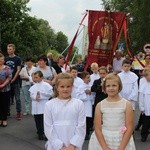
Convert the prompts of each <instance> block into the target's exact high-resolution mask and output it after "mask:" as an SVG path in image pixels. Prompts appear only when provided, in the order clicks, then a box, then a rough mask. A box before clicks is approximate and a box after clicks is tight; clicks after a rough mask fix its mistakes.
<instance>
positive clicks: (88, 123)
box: [86, 117, 92, 135]
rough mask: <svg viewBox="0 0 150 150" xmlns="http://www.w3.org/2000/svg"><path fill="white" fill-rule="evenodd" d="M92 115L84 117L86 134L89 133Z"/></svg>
mask: <svg viewBox="0 0 150 150" xmlns="http://www.w3.org/2000/svg"><path fill="white" fill-rule="evenodd" d="M91 121H92V117H86V135H90V128H91Z"/></svg>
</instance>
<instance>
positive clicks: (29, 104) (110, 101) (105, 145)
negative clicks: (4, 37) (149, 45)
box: [0, 44, 150, 150]
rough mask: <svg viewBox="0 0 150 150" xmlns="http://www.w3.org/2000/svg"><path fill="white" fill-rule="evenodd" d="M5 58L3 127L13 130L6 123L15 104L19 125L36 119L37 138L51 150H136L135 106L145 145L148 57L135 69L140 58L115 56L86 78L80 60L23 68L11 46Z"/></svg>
mask: <svg viewBox="0 0 150 150" xmlns="http://www.w3.org/2000/svg"><path fill="white" fill-rule="evenodd" d="M7 53H8V56H6V57H5V56H4V55H3V54H2V53H1V54H0V99H1V100H0V126H1V127H5V128H7V127H9V126H11V124H10V123H9V119H7V117H8V116H11V115H12V112H11V105H12V103H11V102H14V99H15V105H16V119H17V120H18V121H21V120H22V119H26V116H27V115H30V114H32V115H33V116H34V121H35V127H36V130H37V131H35V132H37V135H38V139H39V140H45V141H47V142H46V146H45V147H46V149H47V150H81V149H82V146H83V143H84V141H86V140H89V146H88V147H89V150H100V149H102V150H124V149H126V150H135V149H136V148H135V147H136V145H135V144H134V139H133V137H134V127H135V126H136V124H134V123H133V122H134V111H135V106H136V105H139V111H140V112H141V115H140V118H139V119H140V120H142V122H141V124H140V126H138V124H137V126H138V128H137V126H136V130H139V129H140V128H141V142H146V141H147V138H148V134H149V129H150V102H149V98H150V92H149V86H150V54H148V53H147V54H144V53H142V57H141V53H139V55H137V57H139V59H142V60H143V61H142V63H143V64H144V66H145V67H143V66H140V62H139V63H138V65H139V66H137V62H136V63H135V61H137V60H139V59H138V58H137V57H135V59H132V58H130V59H128V58H127V57H125V56H123V52H122V51H120V50H116V53H115V55H114V58H113V63H112V66H110V64H108V65H109V68H108V66H99V65H98V64H97V63H96V62H94V63H92V64H91V66H90V69H91V71H90V72H88V71H85V70H84V66H85V64H84V62H82V58H78V63H77V64H76V65H74V66H69V65H67V67H65V57H64V56H63V55H59V56H58V57H57V59H56V61H55V60H54V59H53V56H52V53H48V54H47V55H46V54H41V56H39V57H38V60H37V62H34V63H33V60H32V58H31V57H30V58H26V59H25V64H24V65H23V66H22V62H21V58H20V57H19V56H17V55H16V54H15V45H14V44H8V45H7ZM136 58H137V59H136ZM33 64H36V65H33ZM110 67H112V69H110ZM138 67H139V68H138ZM66 68H67V69H66ZM137 69H139V70H138V71H137ZM110 70H111V71H110ZM20 90H22V93H23V99H21V98H20ZM23 100H24V102H23ZM23 105H24V106H23ZM22 106H23V107H22ZM137 123H138V122H137ZM91 134H92V135H91Z"/></svg>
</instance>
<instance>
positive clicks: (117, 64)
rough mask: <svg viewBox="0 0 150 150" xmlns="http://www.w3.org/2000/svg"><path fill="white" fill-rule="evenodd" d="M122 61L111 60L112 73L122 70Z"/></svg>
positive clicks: (122, 59) (121, 59)
mask: <svg viewBox="0 0 150 150" xmlns="http://www.w3.org/2000/svg"><path fill="white" fill-rule="evenodd" d="M123 61H124V58H123V57H121V58H120V59H119V60H118V59H117V58H114V59H113V71H114V72H117V73H118V72H121V70H122V62H123Z"/></svg>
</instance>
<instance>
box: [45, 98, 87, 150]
mask: <svg viewBox="0 0 150 150" xmlns="http://www.w3.org/2000/svg"><path fill="white" fill-rule="evenodd" d="M44 132H45V135H46V137H47V138H48V141H47V143H46V149H47V150H60V149H61V148H62V147H63V146H66V147H68V146H69V145H70V144H72V145H75V146H76V148H75V150H82V145H83V143H84V138H85V134H86V117H85V110H84V104H83V102H82V101H81V100H78V99H75V98H71V99H70V100H60V99H58V98H54V99H52V100H50V101H49V102H47V103H46V105H45V111H44Z"/></svg>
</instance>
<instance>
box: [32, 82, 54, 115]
mask: <svg viewBox="0 0 150 150" xmlns="http://www.w3.org/2000/svg"><path fill="white" fill-rule="evenodd" d="M38 91H39V92H40V100H39V101H37V100H36V95H37V92H38ZM29 92H30V97H31V99H32V114H33V115H35V114H43V113H44V107H45V103H46V102H47V101H48V100H49V98H50V97H52V96H53V88H52V86H51V85H50V84H48V83H46V82H44V81H41V82H40V83H35V84H34V85H33V86H31V88H30V89H29Z"/></svg>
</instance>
